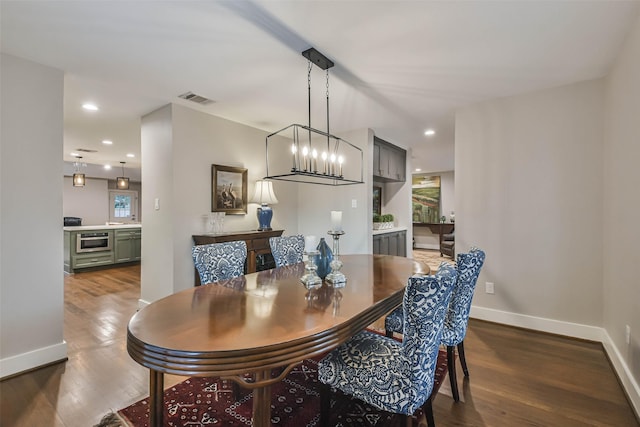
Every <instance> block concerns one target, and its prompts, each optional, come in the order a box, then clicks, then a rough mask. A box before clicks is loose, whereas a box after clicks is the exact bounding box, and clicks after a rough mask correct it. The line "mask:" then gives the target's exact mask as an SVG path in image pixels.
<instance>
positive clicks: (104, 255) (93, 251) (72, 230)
mask: <svg viewBox="0 0 640 427" xmlns="http://www.w3.org/2000/svg"><path fill="white" fill-rule="evenodd" d="M88 236H89V237H88ZM96 236H99V237H96ZM82 239H86V240H84V243H83V242H82ZM79 241H80V243H79ZM63 242H64V271H65V272H67V273H74V272H75V271H76V270H81V269H84V268H90V267H108V266H110V265H116V264H119V263H123V262H135V261H140V246H141V242H142V232H141V227H140V225H138V224H136V225H128V224H125V225H106V226H86V225H85V226H70V227H64V239H63Z"/></svg>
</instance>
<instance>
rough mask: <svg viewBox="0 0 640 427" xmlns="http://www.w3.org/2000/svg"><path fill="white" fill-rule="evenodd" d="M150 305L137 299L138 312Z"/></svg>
mask: <svg viewBox="0 0 640 427" xmlns="http://www.w3.org/2000/svg"><path fill="white" fill-rule="evenodd" d="M149 304H151V303H150V302H149V301H145V300H143V299H138V310H141V309H143V308H145V307H146V306H148V305H149Z"/></svg>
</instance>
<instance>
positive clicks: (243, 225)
mask: <svg viewBox="0 0 640 427" xmlns="http://www.w3.org/2000/svg"><path fill="white" fill-rule="evenodd" d="M266 135H267V133H266V132H264V131H261V130H258V129H255V128H251V127H248V126H245V125H241V124H239V123H235V122H231V121H229V120H225V119H221V118H219V117H214V116H211V115H209V114H205V113H202V112H198V111H195V110H192V109H189V108H186V107H183V106H180V105H168V106H166V107H163V108H162V109H160V110H158V111H156V112H153V113H151V114H149V115H147V116H145V117H143V119H142V159H143V167H142V179H143V182H144V186H143V190H142V191H143V196H142V200H143V211H144V212H145V219H144V224H143V239H142V277H141V278H142V295H141V299H142V301H143V302H152V301H155V300H156V299H158V298H160V297H163V296H166V295H169V294H172V293H174V292H177V291H180V290H182V289H187V288H189V287H191V286H193V283H194V267H193V259H192V257H191V247H192V245H193V240H192V237H191V236H192V235H193V234H202V233H204V232H205V231H206V229H205V223H204V222H203V219H202V217H203V215H206V214H207V213H208V212H210V211H211V165H212V164H218V165H225V166H234V167H242V168H246V169H247V170H248V197H249V198H251V195H252V192H253V190H254V185H255V182H256V181H257V180H258V179H262V178H263V177H264V176H265V172H266V164H265V157H264V141H265V137H266ZM273 187H274V192H275V193H276V196H277V198H278V201H279V203H278V204H275V205H273V206H272V208H273V212H274V214H273V220H272V222H271V226H272V228H274V229H284V230H285V231H284V234H285V235H289V234H296V233H298V223H297V211H296V207H297V203H298V195H297V187H296V186H295V184H291V183H286V182H280V181H275V182H274V184H273ZM155 198H159V199H160V200H159V203H160V210H158V211H156V210H154V199H155ZM256 208H257V205H256V204H249V205H248V209H247V214H246V215H227V216H226V218H225V223H224V229H225V231H246V230H255V229H257V228H258V219H257V217H256Z"/></svg>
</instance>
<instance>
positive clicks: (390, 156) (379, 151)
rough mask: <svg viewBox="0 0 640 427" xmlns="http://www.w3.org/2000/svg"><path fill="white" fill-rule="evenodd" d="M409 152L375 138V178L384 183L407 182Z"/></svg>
mask: <svg viewBox="0 0 640 427" xmlns="http://www.w3.org/2000/svg"><path fill="white" fill-rule="evenodd" d="M406 159H407V152H406V151H405V150H403V149H402V148H400V147H397V146H395V145H393V144H390V143H388V142H387V141H384V140H382V139H380V138H378V137H375V136H374V137H373V177H374V179H377V180H379V181H383V182H405V181H406Z"/></svg>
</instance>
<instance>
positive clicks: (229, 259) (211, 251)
mask: <svg viewBox="0 0 640 427" xmlns="http://www.w3.org/2000/svg"><path fill="white" fill-rule="evenodd" d="M192 254H193V262H194V263H195V265H196V269H197V270H198V274H199V275H200V283H202V284H203V285H204V284H205V283H213V282H217V281H220V280H224V279H231V278H234V277H238V276H242V275H243V274H244V262H245V261H246V259H247V244H246V243H245V242H244V241H236V242H224V243H211V244H209V245H197V246H194V247H193V249H192Z"/></svg>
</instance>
